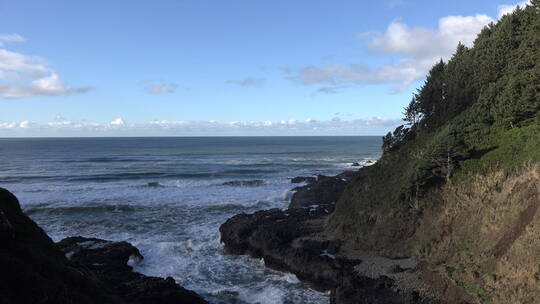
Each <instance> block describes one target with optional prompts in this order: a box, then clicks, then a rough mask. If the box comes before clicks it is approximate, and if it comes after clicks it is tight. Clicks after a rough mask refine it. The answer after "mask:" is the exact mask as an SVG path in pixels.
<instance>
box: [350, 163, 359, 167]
mask: <svg viewBox="0 0 540 304" xmlns="http://www.w3.org/2000/svg"><path fill="white" fill-rule="evenodd" d="M351 167H360V164H359V163H357V162H354V163H352V164H351Z"/></svg>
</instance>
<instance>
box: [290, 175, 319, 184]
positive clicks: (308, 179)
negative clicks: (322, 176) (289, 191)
mask: <svg viewBox="0 0 540 304" xmlns="http://www.w3.org/2000/svg"><path fill="white" fill-rule="evenodd" d="M316 181H317V178H316V177H314V176H297V177H293V178H291V183H293V184H299V183H308V184H311V183H314V182H316Z"/></svg>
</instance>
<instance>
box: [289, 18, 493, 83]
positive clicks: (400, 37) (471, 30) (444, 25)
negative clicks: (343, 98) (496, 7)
mask: <svg viewBox="0 0 540 304" xmlns="http://www.w3.org/2000/svg"><path fill="white" fill-rule="evenodd" d="M491 22H495V19H494V18H492V17H490V16H488V15H484V14H476V15H474V16H446V17H443V18H440V19H439V22H438V27H437V28H436V29H430V28H425V27H411V26H409V25H407V24H405V23H403V22H398V21H394V22H392V23H390V24H389V26H388V27H387V29H386V30H385V32H384V33H382V34H379V35H375V34H374V32H373V31H370V32H369V35H368V36H366V35H363V37H364V38H368V37H371V38H370V40H369V42H368V43H367V44H366V48H367V50H369V52H370V53H371V54H372V55H374V56H384V58H387V59H388V61H389V62H390V63H388V64H383V65H380V66H377V67H369V66H368V65H366V64H361V63H360V64H349V65H327V66H308V67H304V68H301V69H299V70H298V71H297V74H296V75H295V76H293V77H292V79H293V80H295V81H297V82H299V83H301V84H304V85H311V84H324V83H326V84H332V86H337V85H342V84H347V83H350V84H386V83H390V84H393V85H394V89H395V90H398V91H399V90H402V89H405V88H406V87H407V86H409V85H410V84H411V83H412V82H414V81H415V80H418V79H421V78H423V77H425V75H426V74H427V72H428V71H429V69H430V68H431V67H432V66H433V64H434V63H436V62H437V61H438V60H440V59H443V60H448V59H449V58H450V57H451V55H452V54H453V52H454V51H455V50H456V47H457V45H458V43H459V42H461V43H463V44H464V45H466V46H468V47H472V45H473V42H474V40H475V39H476V36H477V35H478V33H479V32H480V31H481V30H482V28H484V26H486V25H488V24H489V23H491ZM324 88H325V87H323V88H321V89H324ZM321 89H319V91H320V90H321ZM323 91H324V90H323ZM329 92H332V91H331V90H330V91H329Z"/></svg>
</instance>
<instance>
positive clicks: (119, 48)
mask: <svg viewBox="0 0 540 304" xmlns="http://www.w3.org/2000/svg"><path fill="white" fill-rule="evenodd" d="M523 3H524V2H521V4H523ZM516 4H519V2H512V1H511V0H501V1H500V2H498V1H493V0H490V1H483V0H475V1H464V0H455V1H424V0H422V1H410V0H381V1H291V0H288V1H281V0H277V1H253V0H252V1H203V0H198V1H54V0H52V1H24V0H19V1H4V2H3V3H2V4H1V6H0V29H1V30H0V42H1V45H0V107H1V108H2V111H1V112H0V136H122V135H129V136H133V135H141V136H145V135H179V136H189V135H194V136H197V135H380V134H384V133H385V132H387V131H388V130H390V129H391V128H393V127H395V126H396V125H397V124H399V123H400V121H399V119H400V117H401V112H402V108H403V107H404V106H405V105H406V104H407V103H408V102H409V100H410V97H411V94H412V92H413V91H414V90H415V88H417V87H418V86H419V85H420V84H421V83H422V81H423V75H425V73H426V72H427V70H428V69H429V67H430V66H431V65H432V64H433V63H434V62H435V61H436V60H437V59H440V58H443V59H448V58H449V56H450V55H451V53H452V51H453V50H454V49H455V45H456V44H457V42H458V41H462V42H464V43H465V44H467V45H472V42H473V40H474V37H475V35H476V34H477V33H478V31H479V30H480V29H481V28H482V27H483V26H484V25H485V24H487V23H489V22H495V21H496V20H497V19H498V18H499V17H500V16H501V15H502V14H503V13H506V12H510V11H511V10H512V8H513V7H514V6H515V5H516Z"/></svg>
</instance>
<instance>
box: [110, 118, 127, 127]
mask: <svg viewBox="0 0 540 304" xmlns="http://www.w3.org/2000/svg"><path fill="white" fill-rule="evenodd" d="M109 124H110V125H111V126H124V125H125V124H126V123H125V122H124V120H123V119H122V118H121V117H118V118H117V119H115V120H113V121H111V122H110V123H109Z"/></svg>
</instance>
